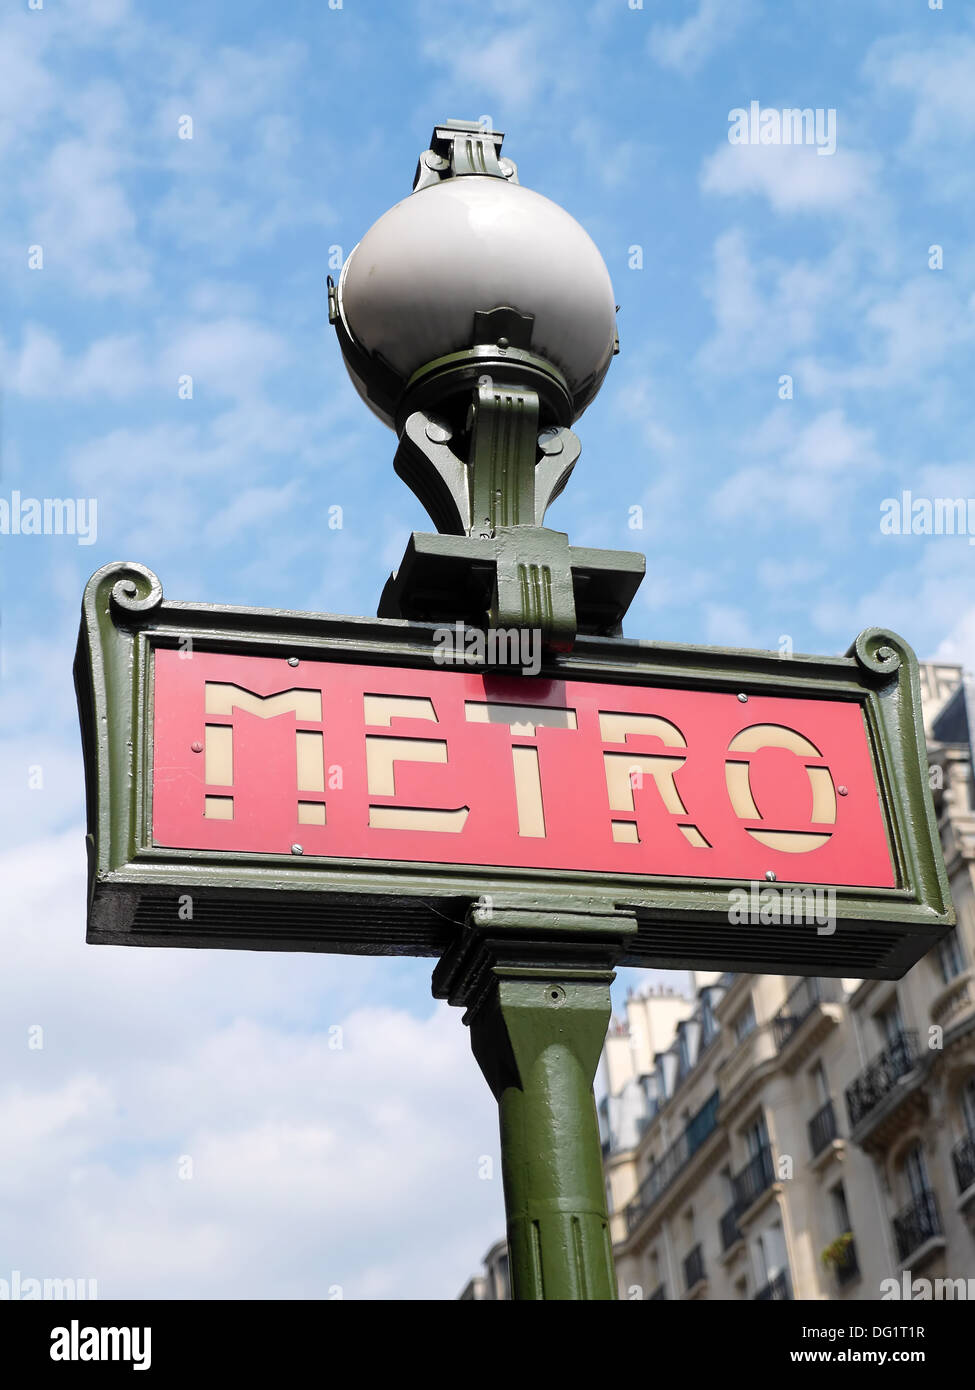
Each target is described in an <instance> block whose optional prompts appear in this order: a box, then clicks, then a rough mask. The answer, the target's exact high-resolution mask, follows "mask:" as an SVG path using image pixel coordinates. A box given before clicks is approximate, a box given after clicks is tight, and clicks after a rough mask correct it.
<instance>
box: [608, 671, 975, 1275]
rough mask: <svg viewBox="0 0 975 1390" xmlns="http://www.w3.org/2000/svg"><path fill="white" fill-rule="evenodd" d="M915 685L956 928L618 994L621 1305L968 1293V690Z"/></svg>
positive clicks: (972, 1151) (613, 1173)
mask: <svg viewBox="0 0 975 1390" xmlns="http://www.w3.org/2000/svg"><path fill="white" fill-rule="evenodd" d="M922 694H923V697H924V709H925V723H926V728H927V732H928V746H929V761H930V765H931V787H932V792H933V796H934V801H935V807H936V810H937V813H938V819H939V825H940V830H941V837H942V843H943V845H944V851H945V858H946V862H947V866H948V874H949V878H950V882H951V889H952V897H953V900H954V903H955V908H956V911H957V914H958V926H957V928H956V929H955V930H954V931H953V932H952V933H951V935H950V937H948V938H947V939H946V940H945V941H944V942H942V943H941V944H940V945H939V946H938V947H937V948H936V950H934V951H932V952H931V953H929V955H928V956H927V957H925V958H924V959H923V960H922V961H920V962H919V963H918V964H917V966H915V968H914V969H913V970H911V971H910V972H909V973H908V974H907V975H906V976H905V977H904V979H902V980H899V981H893V980H855V979H846V980H839V979H827V978H796V977H793V976H783V975H751V974H740V975H718V974H705V973H700V972H698V973H692V976H691V980H692V991H691V997H688V998H684V997H681V996H680V995H677V994H675V993H674V992H673V991H672V990H669V989H663V990H660V989H656V990H648V991H646V992H642V993H640V994H637V995H632V996H631V997H630V998H629V999H628V1000H627V1004H626V1017H625V1019H623V1020H618V1019H614V1021H613V1023H612V1025H611V1027H610V1031H609V1034H608V1036H607V1040H606V1046H605V1049H604V1053H603V1058H602V1068H603V1083H604V1092H605V1094H604V1096H603V1099H602V1101H601V1103H600V1107H599V1111H600V1127H601V1136H602V1141H603V1156H604V1165H605V1173H606V1189H607V1197H608V1201H609V1210H610V1224H611V1232H612V1239H613V1245H614V1250H615V1254H616V1266H617V1273H618V1277H619V1284H620V1295H621V1297H623V1298H651V1299H667V1298H703V1299H709V1298H710V1299H735V1298H755V1299H787V1298H796V1299H828V1298H843V1299H851V1300H857V1299H877V1298H881V1297H883V1296H884V1295H885V1294H886V1295H887V1296H888V1297H893V1296H901V1297H904V1296H909V1293H908V1292H907V1291H908V1290H910V1289H912V1288H913V1290H914V1296H915V1297H917V1296H933V1297H945V1296H949V1297H950V1296H959V1286H958V1285H957V1284H954V1283H953V1284H952V1287H951V1289H948V1287H947V1285H946V1283H945V1281H947V1280H951V1281H957V1280H964V1281H966V1291H967V1293H968V1295H969V1296H973V1297H975V878H973V865H975V799H973V768H972V750H971V744H972V738H971V735H972V729H973V722H972V721H973V717H975V687H973V685H972V684H971V682H970V681H968V680H966V679H963V677H962V672H961V670H960V669H959V668H957V667H950V666H938V665H933V664H927V665H925V666H923V667H922ZM885 1280H886V1281H896V1288H897V1293H896V1294H895V1292H894V1286H893V1284H892V1283H884V1281H885ZM915 1280H919V1281H922V1282H920V1283H917V1284H915V1283H914V1281H915ZM968 1280H971V1281H972V1282H971V1284H970V1285H968V1284H967V1281H968ZM923 1281H927V1282H926V1284H925V1283H924V1282H923ZM961 1296H964V1295H961Z"/></svg>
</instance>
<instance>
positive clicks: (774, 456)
mask: <svg viewBox="0 0 975 1390" xmlns="http://www.w3.org/2000/svg"><path fill="white" fill-rule="evenodd" d="M799 419H800V417H798V416H797V415H796V413H795V410H794V407H792V405H791V404H789V403H783V404H782V405H781V406H780V407H779V408H778V409H777V410H773V411H772V412H771V413H770V414H769V415H768V416H766V418H765V420H764V421H763V423H762V424H761V426H760V427H759V428H758V430H756V431H755V433H754V434H753V435H752V436H751V437H750V438H749V439H747V440H745V441H744V442H743V445H742V451H743V452H744V453H746V454H747V455H750V456H752V457H755V456H757V457H758V459H759V460H760V461H759V462H755V463H747V464H746V465H745V466H744V467H742V468H740V469H738V470H736V471H735V472H734V473H732V474H731V476H730V477H729V478H728V479H727V481H726V482H724V483H723V484H722V485H721V486H720V487H719V488H718V489H717V491H716V492H715V494H714V496H713V498H712V500H711V510H712V513H713V514H714V515H715V516H717V517H722V518H724V519H727V520H736V519H741V518H751V519H752V520H754V521H755V522H756V524H759V519H760V518H761V519H762V520H761V525H762V527H763V529H764V530H765V531H767V532H769V533H770V534H774V533H776V532H777V533H779V534H782V527H783V525H785V524H788V523H786V522H785V520H784V519H785V518H789V519H790V520H791V519H799V520H801V521H802V522H803V523H804V524H805V527H806V528H812V527H814V526H815V527H820V528H824V529H825V528H827V527H828V534H829V535H830V537H831V539H832V541H833V542H834V543H836V542H837V541H838V540H839V539H840V538H841V535H842V516H843V504H844V500H845V499H848V498H849V496H850V495H851V494H852V492H853V490H855V488H856V487H858V486H859V485H860V483H861V482H862V481H863V478H864V476H865V475H869V474H870V473H872V472H873V471H875V469H876V468H877V466H878V458H877V454H876V448H875V443H874V432H873V430H872V429H868V428H862V427H860V426H857V425H854V424H852V423H851V422H850V421H849V420H847V418H846V415H845V413H844V412H843V411H842V410H839V409H833V410H827V411H823V412H822V413H821V414H819V415H817V416H815V417H814V418H813V419H812V420H810V421H809V422H808V424H802V423H799ZM776 517H779V518H782V520H780V522H779V523H776V522H774V521H773V520H770V519H772V518H776Z"/></svg>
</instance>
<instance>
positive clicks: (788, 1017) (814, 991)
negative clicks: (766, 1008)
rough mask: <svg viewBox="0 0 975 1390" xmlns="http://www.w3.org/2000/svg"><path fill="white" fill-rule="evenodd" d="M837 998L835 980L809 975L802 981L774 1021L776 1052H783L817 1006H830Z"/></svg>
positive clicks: (790, 993)
mask: <svg viewBox="0 0 975 1390" xmlns="http://www.w3.org/2000/svg"><path fill="white" fill-rule="evenodd" d="M835 998H836V982H835V980H829V979H820V978H819V976H818V975H807V976H806V977H805V978H804V979H802V980H800V981H799V983H798V984H797V985H795V986H794V988H793V989H791V990H790V991H789V995H788V997H787V999H786V1001H785V1003H784V1004H783V1005H782V1007H781V1009H780V1010H779V1012H778V1013H777V1014H776V1015H775V1017H774V1018H773V1019H772V1032H773V1035H774V1037H775V1046H776V1050H777V1051H779V1052H781V1051H782V1049H783V1047H785V1045H786V1043H787V1042H788V1041H789V1039H790V1038H791V1037H792V1035H793V1033H794V1032H795V1031H796V1029H797V1028H799V1027H801V1026H802V1024H803V1023H805V1021H806V1019H807V1018H808V1017H809V1015H810V1014H811V1013H812V1011H813V1009H815V1007H816V1005H817V1004H828V1003H831V1002H832V1000H834V999H835Z"/></svg>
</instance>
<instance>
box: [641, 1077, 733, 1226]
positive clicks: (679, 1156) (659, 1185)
mask: <svg viewBox="0 0 975 1390" xmlns="http://www.w3.org/2000/svg"><path fill="white" fill-rule="evenodd" d="M718 1100H719V1096H718V1092H717V1091H715V1092H714V1094H713V1095H711V1096H710V1097H709V1098H708V1099H707V1101H705V1103H704V1105H702V1106H701V1108H700V1110H699V1111H698V1112H697V1114H696V1115H695V1116H694V1117H693V1119H692V1120H691V1121H690V1122H689V1123H688V1125H687V1127H686V1129H685V1130H684V1131H683V1133H682V1134H681V1136H680V1138H679V1139H677V1140H676V1141H675V1142H674V1143H673V1144H671V1146H670V1148H669V1149H668V1150H667V1151H666V1153H665V1154H664V1155H663V1157H662V1158H661V1159H660V1162H659V1163H655V1164H654V1165H653V1167H652V1168H651V1170H650V1172H649V1173H648V1174H647V1176H646V1177H645V1178H644V1179H643V1182H642V1183H641V1184H640V1188H639V1191H638V1192H637V1194H636V1196H635V1197H634V1198H633V1201H632V1202H630V1203H629V1205H628V1206H627V1208H626V1229H627V1230H628V1231H632V1230H633V1228H634V1227H635V1226H636V1225H637V1223H638V1222H639V1221H640V1219H641V1217H642V1216H643V1213H644V1212H645V1211H646V1210H647V1208H648V1207H651V1206H652V1205H653V1203H654V1202H655V1201H656V1200H657V1198H658V1197H660V1196H661V1195H662V1194H663V1192H664V1191H665V1190H666V1189H667V1188H668V1187H669V1186H670V1184H671V1183H672V1182H673V1181H674V1179H675V1178H676V1177H677V1174H678V1173H679V1172H680V1171H681V1169H682V1168H684V1167H685V1166H686V1164H688V1163H689V1162H690V1160H691V1158H692V1156H693V1155H694V1153H695V1152H696V1151H697V1150H698V1149H699V1148H700V1147H701V1145H702V1144H703V1143H704V1141H705V1139H707V1138H708V1137H709V1136H710V1135H711V1134H713V1133H714V1131H715V1130H716V1129H717V1127H718Z"/></svg>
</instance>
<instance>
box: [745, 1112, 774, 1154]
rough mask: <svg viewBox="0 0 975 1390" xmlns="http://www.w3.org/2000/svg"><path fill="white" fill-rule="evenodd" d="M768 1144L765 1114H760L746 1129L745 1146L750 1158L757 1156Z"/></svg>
mask: <svg viewBox="0 0 975 1390" xmlns="http://www.w3.org/2000/svg"><path fill="white" fill-rule="evenodd" d="M767 1146H768V1126H767V1125H766V1123H765V1116H764V1115H759V1117H758V1119H757V1120H754V1121H753V1122H752V1123H751V1124H750V1125H749V1126H748V1128H747V1129H746V1130H745V1147H746V1149H747V1150H748V1157H749V1158H757V1157H758V1155H759V1154H760V1153H761V1151H762V1150H763V1149H764V1148H766V1147H767Z"/></svg>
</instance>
